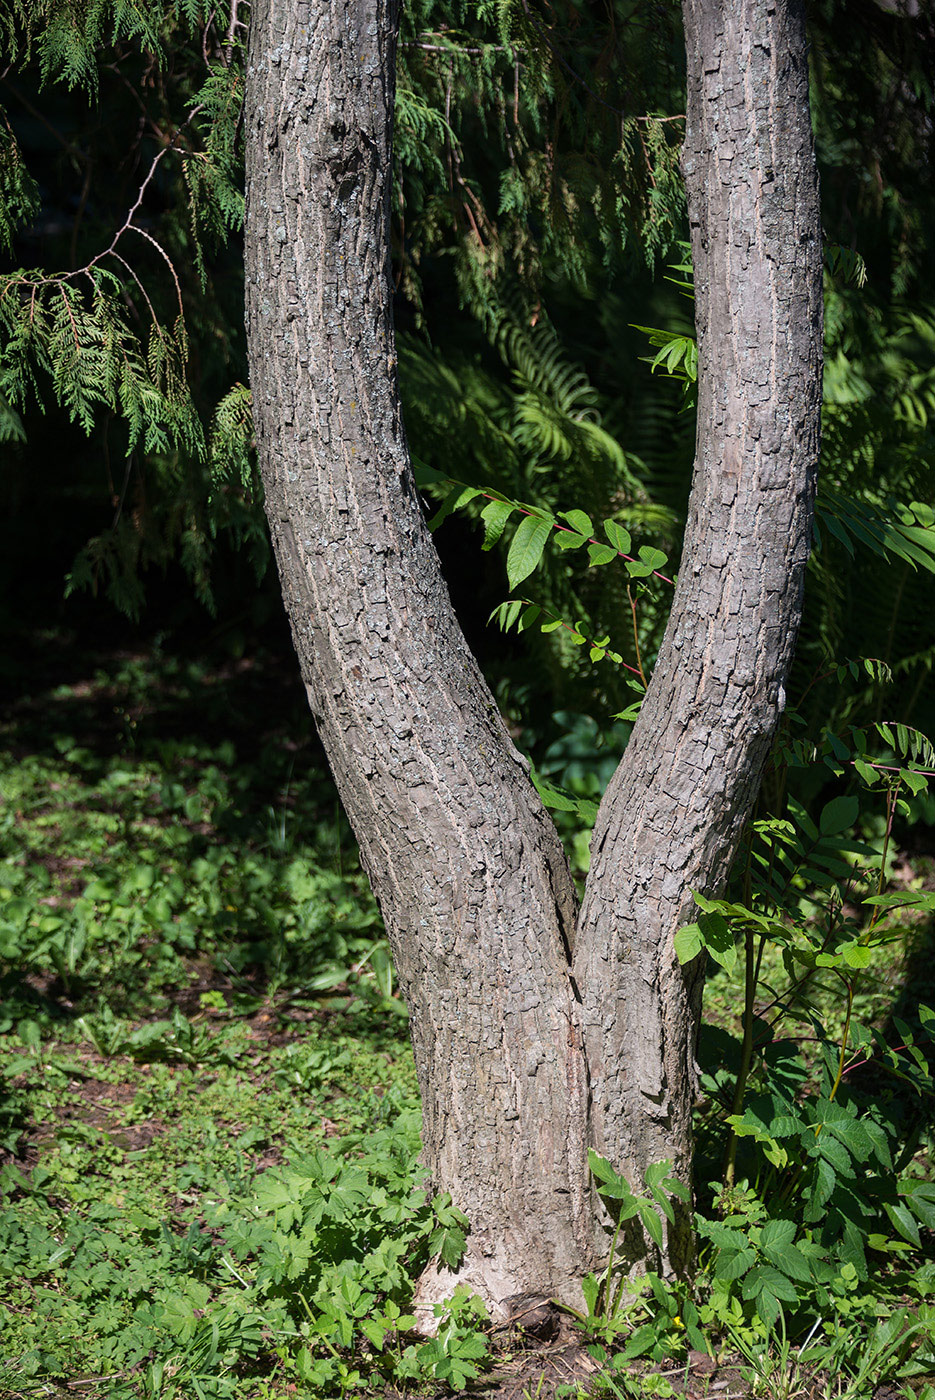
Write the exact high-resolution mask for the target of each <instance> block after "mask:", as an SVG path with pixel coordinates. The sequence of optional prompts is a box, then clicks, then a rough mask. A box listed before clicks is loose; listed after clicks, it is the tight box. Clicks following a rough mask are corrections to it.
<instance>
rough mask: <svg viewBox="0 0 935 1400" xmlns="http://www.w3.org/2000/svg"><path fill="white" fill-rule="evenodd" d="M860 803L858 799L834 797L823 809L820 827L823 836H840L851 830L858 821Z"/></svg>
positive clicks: (819, 820) (819, 821) (819, 822)
mask: <svg viewBox="0 0 935 1400" xmlns="http://www.w3.org/2000/svg"><path fill="white" fill-rule="evenodd" d="M859 811H860V803H859V802H858V801H857V798H856V797H833V798H832V799H831V801H830V802H829V803H827V805H826V806H824V807H823V808H822V811H821V816H820V817H819V819H818V825H819V827H820V828H821V834H822V836H838V835H840V834H841V832H843V831H847V830H849V828H850V827H852V826H853V825H854V823H855V821H856V820H857V814H858V812H859Z"/></svg>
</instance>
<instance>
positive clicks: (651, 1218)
mask: <svg viewBox="0 0 935 1400" xmlns="http://www.w3.org/2000/svg"><path fill="white" fill-rule="evenodd" d="M640 1220H641V1221H642V1222H643V1226H644V1228H645V1230H646V1233H647V1234H648V1235H649V1237H650V1239H651V1240H652V1242H653V1244H654V1245H655V1246H656V1248H657V1249H661V1248H662V1221H661V1220H660V1219H659V1216H658V1215H657V1214H656V1212H655V1211H654V1210H653V1208H652V1206H650V1205H644V1206H641V1207H640Z"/></svg>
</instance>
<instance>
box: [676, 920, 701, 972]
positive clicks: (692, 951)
mask: <svg viewBox="0 0 935 1400" xmlns="http://www.w3.org/2000/svg"><path fill="white" fill-rule="evenodd" d="M674 944H675V956H676V957H677V958H678V960H679V962H680V963H682V964H684V963H688V962H691V960H692V958H697V956H698V954H699V953H700V952H701V951H702V949H703V948H704V939H703V938H702V936H701V929H700V928H699V927H698V925H697V924H686V925H685V927H684V928H680V929H679V931H678V933H677V934H676V935H675V939H674Z"/></svg>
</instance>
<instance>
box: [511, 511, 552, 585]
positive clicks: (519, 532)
mask: <svg viewBox="0 0 935 1400" xmlns="http://www.w3.org/2000/svg"><path fill="white" fill-rule="evenodd" d="M551 533H552V530H551V526H550V524H549V522H548V521H547V520H542V519H540V517H539V516H537V515H526V516H524V517H523V519H522V520H521V521H520V523H519V524H518V525H517V527H516V534H515V535H514V536H513V538H512V540H511V541H510V548H509V551H508V553H507V556H506V576H507V579H508V580H509V584H510V587H511V588H515V587H516V585H517V584H519V583H522V581H523V579H524V578H528V577H529V575H530V574H531V573H532V572H533V570H534V569H537V568H538V566H539V563H540V561H541V559H542V554H543V551H544V549H545V544H546V540H547V539H548V538H549V535H550V534H551Z"/></svg>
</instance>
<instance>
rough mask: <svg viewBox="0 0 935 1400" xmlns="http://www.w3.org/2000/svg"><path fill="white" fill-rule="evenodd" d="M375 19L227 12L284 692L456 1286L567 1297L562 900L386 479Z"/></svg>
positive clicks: (540, 816)
mask: <svg viewBox="0 0 935 1400" xmlns="http://www.w3.org/2000/svg"><path fill="white" fill-rule="evenodd" d="M394 30H395V16H394V14H393V11H392V9H391V8H390V7H388V6H387V4H386V3H385V0H372V3H365V0H358V3H354V2H353V0H348V3H341V0H332V3H328V2H327V0H313V3H311V4H302V3H296V0H291V2H290V0H257V3H254V5H253V19H252V34H251V47H250V55H251V57H250V62H249V71H248V88H247V114H248V116H247V120H248V123H249V126H248V134H247V162H248V164H247V187H248V214H247V249H246V259H247V324H248V335H249V345H250V357H251V366H250V367H251V383H252V388H253V396H254V419H255V424H256V433H257V441H258V448H259V455H260V461H261V464H262V471H263V479H264V485H265V490H266V507H267V513H268V516H269V521H270V526H271V530H272V537H273V545H274V549H275V554H276V559H277V563H278V567H279V571H280V576H281V581H282V588H283V594H284V596H285V599H286V604H287V609H288V612H289V617H290V620H291V625H292V634H293V638H294V641H295V646H296V650H297V652H298V655H299V659H300V663H301V667H302V674H303V677H304V680H305V685H306V688H307V692H308V697H309V703H310V705H311V708H312V711H313V713H314V716H315V720H316V723H317V725H318V729H319V732H320V734H321V738H322V741H323V743H324V746H325V749H326V751H327V754H328V758H329V761H330V763H331V766H332V769H333V771H334V776H335V779H336V781H337V785H338V790H339V792H340V795H341V800H342V801H343V803H344V806H345V809H346V811H347V813H348V816H349V818H350V820H351V822H352V824H353V827H354V830H355V833H356V835H357V839H358V841H359V843H360V849H361V856H362V859H363V863H364V867H365V869H366V871H367V874H368V876H369V878H370V881H371V884H372V885H373V889H374V891H375V893H376V895H377V897H378V899H379V901H380V905H381V908H382V912H383V916H384V920H385V922H386V928H387V933H388V936H389V940H390V943H391V946H392V952H393V957H394V960H395V963H396V968H397V972H398V975H399V979H400V984H401V987H402V989H403V991H404V993H405V996H406V1000H407V1002H408V1005H409V1010H410V1017H411V1032H412V1040H413V1046H414V1050H415V1057H416V1066H417V1070H418V1076H419V1085H420V1089H421V1093H422V1105H423V1116H424V1128H423V1136H424V1142H425V1159H426V1163H427V1165H428V1167H429V1169H430V1171H431V1175H432V1178H433V1180H434V1182H435V1183H436V1185H437V1186H438V1187H439V1188H441V1189H446V1190H449V1191H451V1192H452V1195H453V1197H454V1200H455V1203H456V1204H457V1205H458V1206H459V1207H460V1208H461V1209H462V1210H464V1211H465V1212H466V1213H467V1214H468V1216H469V1218H470V1219H471V1221H472V1224H473V1231H472V1235H471V1240H470V1250H469V1257H468V1260H467V1264H466V1268H465V1271H464V1277H465V1278H466V1279H467V1280H468V1281H470V1282H472V1283H473V1284H474V1285H475V1286H476V1287H478V1288H479V1289H480V1290H481V1291H482V1292H484V1293H485V1294H486V1296H487V1297H488V1298H492V1299H493V1300H499V1299H502V1298H504V1297H506V1296H508V1295H510V1294H515V1293H518V1292H520V1291H521V1288H522V1289H527V1290H532V1291H535V1290H537V1289H538V1290H541V1291H542V1292H544V1293H546V1294H548V1293H551V1292H553V1291H555V1289H556V1286H557V1284H558V1283H559V1282H560V1281H561V1280H565V1281H566V1283H565V1290H566V1291H567V1289H568V1287H569V1281H570V1280H573V1279H574V1278H576V1277H577V1275H578V1274H579V1273H580V1261H581V1259H582V1257H584V1255H585V1254H586V1250H584V1253H583V1240H582V1238H581V1234H582V1231H583V1230H586V1229H587V1226H588V1222H589V1202H588V1193H587V1183H586V1180H585V1178H584V1175H583V1173H582V1170H581V1160H582V1153H583V1151H584V1134H585V1103H586V1097H585V1090H584V1085H585V1073H584V1058H583V1051H582V1047H581V1041H580V1036H579V1034H578V1030H577V1025H576V1020H575V1004H574V1000H573V998H572V996H571V992H570V983H569V967H568V952H567V944H568V940H569V939H570V937H571V933H572V930H573V926H574V918H575V912H576V911H575V903H576V901H575V893H574V886H573V884H572V880H571V877H570V874H569V871H568V865H567V862H566V859H565V856H564V853H563V851H562V849H561V845H560V842H559V840H558V837H557V835H556V832H555V828H554V826H553V825H552V822H551V820H550V819H549V817H548V815H547V814H546V812H545V811H544V809H543V807H542V804H541V802H540V800H539V797H538V794H537V793H536V791H535V789H534V788H533V786H532V784H531V782H530V780H529V777H528V772H527V765H526V762H525V760H524V759H523V758H522V757H521V756H520V754H519V753H518V752H517V751H516V749H515V748H514V746H513V744H512V743H511V741H510V739H509V736H508V734H507V732H506V729H505V727H504V724H503V722H502V720H501V718H500V715H499V713H498V711H497V708H496V705H495V703H494V700H493V696H492V695H491V693H490V691H489V689H488V688H487V685H486V683H485V682H484V680H483V677H482V676H481V674H480V671H479V669H478V667H477V664H476V662H475V660H474V658H473V656H472V655H471V653H470V651H469V650H468V648H467V645H466V643H465V641H464V638H463V636H462V634H461V631H460V628H459V626H458V623H457V620H456V619H455V616H454V613H453V610H452V607H451V603H450V601H449V597H448V591H447V588H446V586H445V583H444V580H443V578H442V575H441V571H440V568H439V563H438V557H437V554H436V551H435V548H434V545H433V544H432V541H431V538H430V536H429V535H428V532H427V530H426V528H425V524H424V521H423V517H422V512H421V509H420V505H419V501H418V499H417V496H416V491H415V487H414V483H413V478H412V472H411V468H410V463H409V455H408V452H407V448H406V441H405V436H404V432H403V426H402V422H401V419H400V407H399V394H398V389H397V381H396V359H395V353H394V344H393V327H392V322H391V296H390V278H389V273H390V268H389V259H388V249H387V239H388V213H389V208H388V200H389V193H390V184H391V181H390V131H391V118H392V105H393V86H392V73H393V43H394ZM517 1279H520V1280H521V1281H522V1285H521V1287H517V1286H514V1285H515V1280H517ZM436 1283H437V1291H439V1292H440V1293H441V1295H442V1296H445V1295H447V1294H448V1293H450V1291H451V1289H452V1286H453V1280H452V1279H451V1276H450V1275H449V1276H448V1277H447V1278H442V1279H440V1280H437V1281H436ZM423 1291H424V1294H425V1301H426V1304H428V1303H429V1302H431V1288H430V1287H429V1286H428V1285H427V1286H426V1289H424V1290H423Z"/></svg>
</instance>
